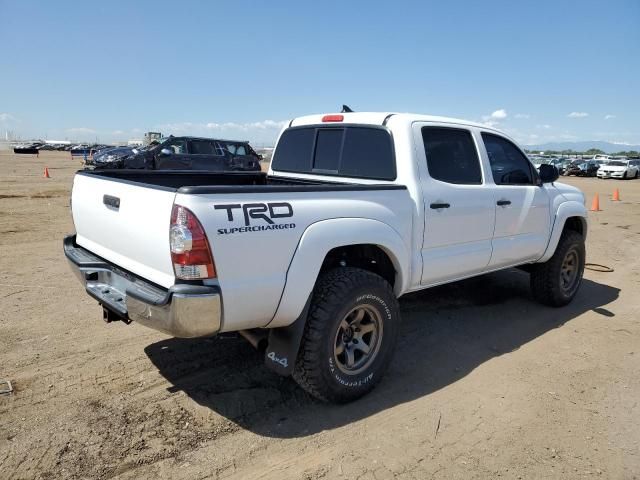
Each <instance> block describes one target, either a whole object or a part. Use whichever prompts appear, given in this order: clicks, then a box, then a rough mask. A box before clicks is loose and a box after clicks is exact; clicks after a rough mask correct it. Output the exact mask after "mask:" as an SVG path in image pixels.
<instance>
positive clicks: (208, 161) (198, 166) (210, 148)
mask: <svg viewBox="0 0 640 480" xmlns="http://www.w3.org/2000/svg"><path fill="white" fill-rule="evenodd" d="M226 160H227V157H226V156H225V154H224V151H223V150H222V147H221V146H220V145H218V142H216V141H215V140H207V139H192V140H190V141H189V162H190V165H191V166H190V167H189V168H190V170H208V171H213V172H222V171H224V170H226Z"/></svg>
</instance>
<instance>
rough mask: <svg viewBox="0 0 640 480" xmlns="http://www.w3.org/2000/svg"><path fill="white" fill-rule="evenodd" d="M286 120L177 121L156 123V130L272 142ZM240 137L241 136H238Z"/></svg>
mask: <svg viewBox="0 0 640 480" xmlns="http://www.w3.org/2000/svg"><path fill="white" fill-rule="evenodd" d="M287 123H288V121H286V120H279V121H276V120H262V121H259V122H244V123H237V122H222V123H219V122H206V123H198V122H177V123H165V124H162V125H156V126H155V127H154V128H156V129H157V130H158V131H160V132H162V133H163V134H164V135H169V134H173V135H203V136H218V137H227V138H236V139H242V140H250V141H256V142H260V143H273V142H274V141H275V139H276V136H277V135H278V133H279V132H280V130H281V129H282V128H283V127H284V126H286V125H287ZM239 137H241V138H239Z"/></svg>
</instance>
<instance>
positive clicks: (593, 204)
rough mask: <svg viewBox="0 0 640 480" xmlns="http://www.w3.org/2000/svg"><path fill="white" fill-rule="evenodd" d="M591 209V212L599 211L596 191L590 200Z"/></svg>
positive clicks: (598, 199)
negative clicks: (591, 200)
mask: <svg viewBox="0 0 640 480" xmlns="http://www.w3.org/2000/svg"><path fill="white" fill-rule="evenodd" d="M591 211H592V212H599V211H600V197H598V194H597V193H596V196H595V197H593V202H591Z"/></svg>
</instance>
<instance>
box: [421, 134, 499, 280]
mask: <svg viewBox="0 0 640 480" xmlns="http://www.w3.org/2000/svg"><path fill="white" fill-rule="evenodd" d="M413 134H414V140H415V145H416V146H417V152H416V153H417V158H418V162H419V165H418V167H419V169H420V170H421V171H423V172H425V173H424V175H421V185H422V192H423V198H424V211H425V215H424V217H425V218H424V221H425V226H424V238H423V246H422V260H423V269H422V282H421V283H422V284H423V285H430V284H436V283H442V282H446V281H449V280H454V279H456V278H461V277H464V276H469V275H473V274H476V273H479V272H482V271H483V270H484V269H485V268H486V267H487V265H488V263H489V260H490V258H491V239H492V236H493V225H494V220H495V218H494V217H495V208H494V203H493V195H492V192H491V190H490V189H487V188H486V185H485V182H484V175H483V171H482V165H481V163H480V158H479V155H478V148H477V145H476V142H475V139H474V137H473V135H472V133H471V131H470V130H469V129H466V128H460V127H455V128H452V127H451V126H450V125H446V124H444V125H439V124H427V123H416V124H414V127H413Z"/></svg>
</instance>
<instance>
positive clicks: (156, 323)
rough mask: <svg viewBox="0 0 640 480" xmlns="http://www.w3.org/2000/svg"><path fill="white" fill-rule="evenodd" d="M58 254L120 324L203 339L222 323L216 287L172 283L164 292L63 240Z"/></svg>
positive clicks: (70, 240) (215, 331) (220, 306)
mask: <svg viewBox="0 0 640 480" xmlns="http://www.w3.org/2000/svg"><path fill="white" fill-rule="evenodd" d="M63 248H64V254H65V256H66V257H67V260H68V261H69V265H70V266H71V270H72V271H73V273H74V274H75V275H76V277H77V278H78V280H80V282H81V283H82V284H83V285H84V287H85V289H86V291H87V293H88V294H89V295H91V296H92V297H93V298H95V299H96V300H97V301H98V303H100V305H102V306H103V307H104V308H106V309H107V310H109V311H110V312H112V313H113V314H115V315H116V317H118V318H121V319H122V320H125V321H134V322H138V323H141V324H143V325H145V326H147V327H150V328H153V329H155V330H159V331H161V332H164V333H167V334H169V335H172V336H174V337H183V338H192V337H206V336H210V335H214V334H216V333H217V332H218V331H219V330H220V326H221V324H222V302H221V295H220V290H219V289H218V288H217V287H211V286H205V285H190V284H178V285H174V286H173V287H171V288H170V289H168V290H165V289H163V288H160V287H157V286H155V285H153V284H151V283H149V282H146V281H144V280H143V279H141V278H139V277H136V276H135V275H132V274H131V273H129V272H125V271H123V270H121V269H120V268H118V267H117V266H115V265H113V264H111V263H109V262H107V261H105V260H103V259H101V258H99V257H97V256H96V255H94V254H93V253H91V252H89V251H88V250H86V249H84V248H82V247H80V246H78V245H76V243H75V235H69V236H67V237H65V239H64V241H63Z"/></svg>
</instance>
